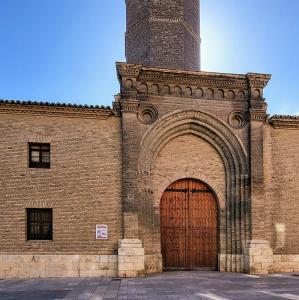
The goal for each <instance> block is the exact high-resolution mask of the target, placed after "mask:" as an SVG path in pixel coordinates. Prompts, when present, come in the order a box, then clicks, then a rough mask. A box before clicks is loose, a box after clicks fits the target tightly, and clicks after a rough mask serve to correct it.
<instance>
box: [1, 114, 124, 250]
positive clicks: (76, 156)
mask: <svg viewBox="0 0 299 300" xmlns="http://www.w3.org/2000/svg"><path fill="white" fill-rule="evenodd" d="M0 124H1V125H0V136H1V143H0V161H1V169H0V185H1V187H2V188H1V201H0V211H1V216H2V217H1V219H0V240H1V244H0V252H2V253H3V252H4V253H16V254H17V253H31V254H32V253H36V254H40V253H43V254H47V253H51V254H54V253H55V254H117V241H118V239H119V238H121V237H122V220H121V218H120V215H121V135H120V118H118V117H111V118H110V119H108V120H97V119H85V118H67V117H47V116H35V115H31V114H27V115H15V114H0ZM28 142H49V143H50V144H51V168H50V169H31V168H28ZM43 207H46V208H53V241H27V240H26V211H25V210H26V208H43ZM96 224H107V225H108V229H109V239H108V240H107V241H99V240H96V239H95V227H96Z"/></svg>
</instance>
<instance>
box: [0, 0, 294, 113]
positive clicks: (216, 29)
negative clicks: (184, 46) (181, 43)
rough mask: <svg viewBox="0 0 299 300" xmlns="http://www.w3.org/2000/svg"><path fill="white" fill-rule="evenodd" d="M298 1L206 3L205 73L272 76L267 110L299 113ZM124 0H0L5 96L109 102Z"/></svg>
mask: <svg viewBox="0 0 299 300" xmlns="http://www.w3.org/2000/svg"><path fill="white" fill-rule="evenodd" d="M298 16H299V1H298V0H284V1H281V0H242V1H240V0H201V36H202V70H205V71H215V72H228V73H247V72H261V73H270V74H272V75H273V78H272V80H271V82H270V84H269V86H268V87H267V89H266V93H265V96H266V98H267V102H268V104H269V113H271V114H274V113H282V114H298V113H299V105H298V103H299V71H298V70H299V17H298ZM124 32H125V1H124V0H108V1H105V0H0V43H1V46H0V98H2V99H30V100H39V101H55V102H70V103H81V104H100V105H111V103H112V101H113V95H114V94H117V93H118V90H119V85H118V82H117V78H116V71H115V61H125V57H124Z"/></svg>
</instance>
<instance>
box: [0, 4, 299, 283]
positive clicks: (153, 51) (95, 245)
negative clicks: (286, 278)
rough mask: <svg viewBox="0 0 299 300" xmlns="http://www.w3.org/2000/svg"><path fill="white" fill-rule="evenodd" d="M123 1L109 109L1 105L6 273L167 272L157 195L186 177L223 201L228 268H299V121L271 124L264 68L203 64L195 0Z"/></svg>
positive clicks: (0, 205) (221, 259)
mask: <svg viewBox="0 0 299 300" xmlns="http://www.w3.org/2000/svg"><path fill="white" fill-rule="evenodd" d="M126 6H127V32H126V57H127V61H128V63H117V65H116V67H117V76H118V79H119V83H120V93H119V94H118V95H117V96H116V97H115V102H114V103H113V108H112V109H111V108H105V107H98V106H76V105H66V104H49V103H33V102H19V101H16V102H14V101H1V100H0V162H1V168H0V187H1V193H0V215H1V218H0V241H1V243H0V278H2V277H5V278H9V277H65V276H70V277H78V276H79V277H80V276H120V277H136V276H144V275H145V274H151V273H156V272H161V271H163V257H162V254H161V253H162V251H161V230H160V200H161V197H162V195H163V192H164V191H165V189H166V188H167V187H168V186H169V185H171V184H172V183H173V182H175V181H177V180H180V179H183V178H192V179H195V180H199V181H202V182H203V183H205V186H208V187H209V188H211V189H212V191H213V193H214V194H215V198H216V199H217V202H218V203H217V204H218V211H217V249H218V270H219V271H221V272H226V271H229V272H247V273H251V274H269V273H271V272H279V271H285V272H293V271H298V270H299V260H298V257H299V235H298V228H299V221H298V220H299V218H298V214H299V199H298V195H299V164H298V161H299V151H298V150H299V117H298V116H272V117H271V118H269V116H268V115H267V103H266V102H265V99H264V96H263V92H264V88H265V87H266V86H267V84H268V82H269V80H270V78H271V76H270V75H268V74H256V73H248V74H223V73H211V72H200V71H198V70H199V65H200V59H199V55H200V53H199V50H200V49H199V45H200V37H199V1H198V0H186V1H185V0H184V1H183V0H171V1H164V0H159V1H156V0H155V1H154V0H147V1H146V0H138V1H136V0H127V1H126ZM32 142H36V143H49V144H50V146H51V154H50V157H51V163H50V168H49V169H42V168H29V165H28V160H29V152H28V150H29V143H32ZM209 191H210V189H209ZM180 192H184V191H180ZM193 192H194V193H205V192H206V191H202V190H194V191H193ZM193 192H192V191H191V193H193ZM186 193H187V192H186ZM188 193H190V191H188ZM188 195H189V194H188ZM178 203H179V202H178ZM26 208H51V209H52V210H53V239H52V240H48V241H47V240H39V241H38V240H27V236H26ZM186 210H187V209H186ZM207 211H208V210H207ZM185 213H186V212H185ZM188 213H189V212H188ZM215 215H216V214H215ZM97 224H105V225H107V226H108V238H107V240H97V239H96V235H95V234H96V232H95V229H96V225H97ZM214 224H216V221H215V222H214ZM180 225H182V224H180ZM192 226H193V225H192ZM194 227H196V226H194ZM206 228H208V226H205V229H204V230H206ZM213 228H216V226H214V227H213ZM188 230H189V229H188ZM188 230H186V231H185V233H186V234H187V231H188ZM204 230H203V231H204ZM188 232H189V231H188ZM197 232H201V231H200V230H198V231H197ZM214 232H216V229H215V231H214ZM207 236H208V235H207ZM214 236H215V235H214ZM182 240H187V239H182ZM198 240H200V239H198ZM215 240H216V238H215V239H214V241H215ZM195 242H197V241H195ZM206 244H208V243H206ZM185 248H186V247H185ZM196 249H197V248H196ZM199 249H201V250H202V251H206V250H203V248H199ZM213 249H215V248H213ZM183 252H184V251H183ZM185 252H186V253H187V252H188V251H185ZM163 253H164V250H163ZM213 253H214V254H215V250H214V251H213ZM163 255H164V254H163ZM196 255H198V254H196ZM214 258H215V260H216V259H217V258H216V256H215V255H214ZM187 260H188V258H187ZM187 260H185V261H187ZM215 260H214V261H215ZM214 267H215V266H214Z"/></svg>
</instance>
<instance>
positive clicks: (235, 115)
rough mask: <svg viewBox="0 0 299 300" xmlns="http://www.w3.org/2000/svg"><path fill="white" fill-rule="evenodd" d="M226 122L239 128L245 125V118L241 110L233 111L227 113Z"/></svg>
mask: <svg viewBox="0 0 299 300" xmlns="http://www.w3.org/2000/svg"><path fill="white" fill-rule="evenodd" d="M228 122H229V124H230V125H231V127H233V128H235V129H241V128H243V127H244V126H245V125H246V118H245V115H244V114H243V113H242V112H239V111H234V112H232V113H231V114H230V115H229V118H228Z"/></svg>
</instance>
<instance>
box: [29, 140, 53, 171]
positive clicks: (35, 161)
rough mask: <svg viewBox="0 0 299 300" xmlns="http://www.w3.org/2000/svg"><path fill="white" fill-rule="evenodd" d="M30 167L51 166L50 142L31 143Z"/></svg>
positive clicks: (47, 167)
mask: <svg viewBox="0 0 299 300" xmlns="http://www.w3.org/2000/svg"><path fill="white" fill-rule="evenodd" d="M29 167H30V168H46V169H49V168H50V144H45V143H44V144H40V143H29Z"/></svg>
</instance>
